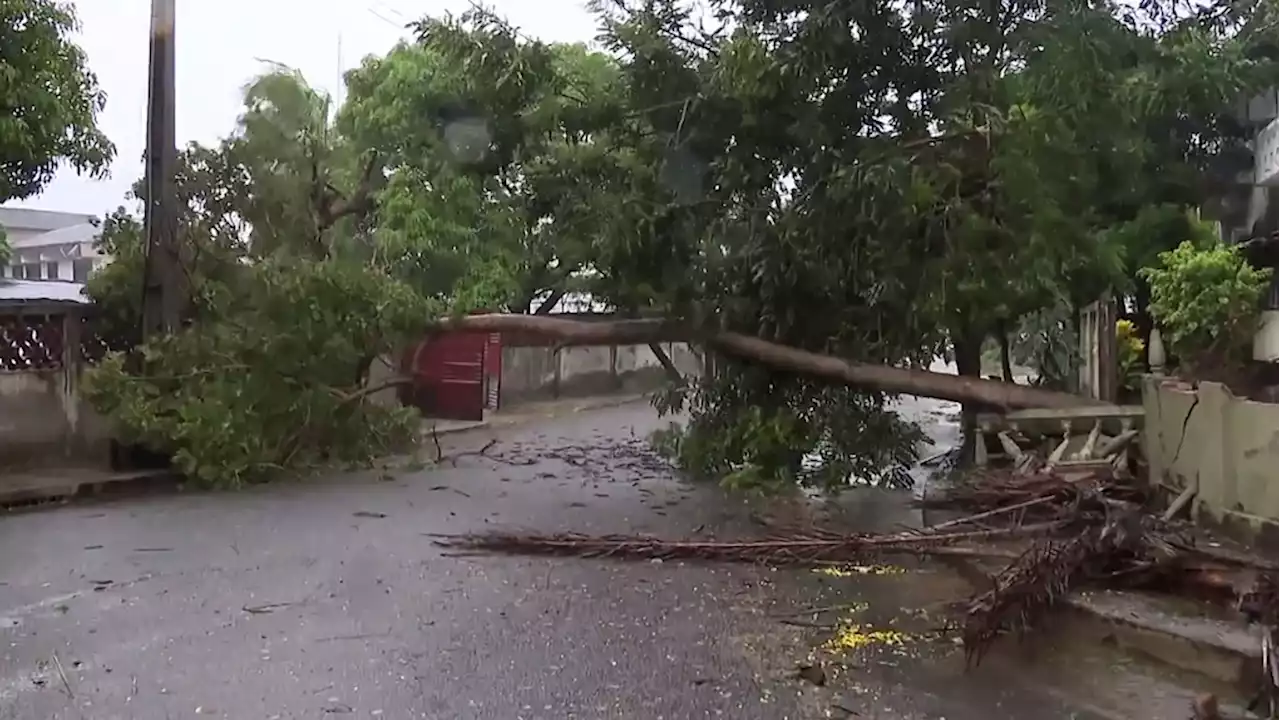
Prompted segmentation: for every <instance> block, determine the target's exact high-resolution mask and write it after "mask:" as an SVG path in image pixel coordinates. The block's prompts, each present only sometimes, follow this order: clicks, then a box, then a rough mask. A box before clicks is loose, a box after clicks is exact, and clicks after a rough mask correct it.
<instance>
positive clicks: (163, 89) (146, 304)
mask: <svg viewBox="0 0 1280 720" xmlns="http://www.w3.org/2000/svg"><path fill="white" fill-rule="evenodd" d="M174 4H175V0H151V62H150V68H149V72H148V78H147V153H146V161H147V170H146V192H147V197H146V205H145V208H144V220H145V224H146V232H147V253H146V263H145V265H144V267H145V269H144V271H143V272H144V278H143V297H142V340H143V342H145V341H147V340H149V339H151V338H154V337H156V336H158V335H164V334H168V333H171V332H173V331H174V330H176V329H177V328H178V327H179V324H180V322H181V315H182V306H183V303H182V294H181V293H182V283H181V279H182V268H181V266H180V265H179V258H178V243H177V230H178V227H177V224H178V223H177V220H178V217H177V210H178V208H177V197H176V187H175V185H174V172H175V171H176V168H177V163H178V150H177V137H176V131H175V130H174V86H175V83H174V64H175V63H174V54H173V27H174V15H175V11H174Z"/></svg>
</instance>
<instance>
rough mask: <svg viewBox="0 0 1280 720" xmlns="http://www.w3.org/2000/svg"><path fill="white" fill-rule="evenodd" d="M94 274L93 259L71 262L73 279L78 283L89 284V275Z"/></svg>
mask: <svg viewBox="0 0 1280 720" xmlns="http://www.w3.org/2000/svg"><path fill="white" fill-rule="evenodd" d="M91 272H93V259H92V258H84V259H79V260H72V261H71V279H72V280H74V281H76V282H78V283H83V282H88V281H89V273H91Z"/></svg>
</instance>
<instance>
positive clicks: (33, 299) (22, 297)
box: [0, 278, 90, 305]
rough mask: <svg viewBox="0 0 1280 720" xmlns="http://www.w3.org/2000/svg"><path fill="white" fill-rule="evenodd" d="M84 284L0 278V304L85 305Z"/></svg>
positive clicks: (87, 301) (87, 299)
mask: <svg viewBox="0 0 1280 720" xmlns="http://www.w3.org/2000/svg"><path fill="white" fill-rule="evenodd" d="M89 302H90V301H89V298H88V296H86V295H85V294H84V285H83V284H81V283H73V282H58V281H56V280H48V281H41V280H10V279H8V278H0V305H24V304H28V303H72V304H76V305H87V304H88V303H89Z"/></svg>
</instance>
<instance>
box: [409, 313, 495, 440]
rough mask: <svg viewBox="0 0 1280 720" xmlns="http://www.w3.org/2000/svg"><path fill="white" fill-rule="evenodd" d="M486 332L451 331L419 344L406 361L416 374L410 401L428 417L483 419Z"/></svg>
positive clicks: (487, 338) (487, 339) (410, 370)
mask: <svg viewBox="0 0 1280 720" xmlns="http://www.w3.org/2000/svg"><path fill="white" fill-rule="evenodd" d="M488 344H489V337H488V335H487V334H486V333H469V332H449V333H442V334H440V335H435V336H433V337H431V338H429V339H427V340H423V341H422V342H420V343H418V345H417V347H415V348H414V349H413V350H412V351H411V354H410V356H409V358H408V360H409V362H408V363H406V364H407V365H408V367H409V372H410V373H411V374H412V375H413V380H414V382H413V389H412V393H411V397H410V398H408V400H409V404H411V405H413V406H415V407H417V408H418V409H419V410H421V411H422V414H424V415H426V416H427V417H436V418H446V419H450V420H483V419H484V410H485V405H486V404H487V400H488V398H487V397H486V387H485V386H486V382H485V380H486V378H485V376H486V372H485V349H486V346H487V345H488Z"/></svg>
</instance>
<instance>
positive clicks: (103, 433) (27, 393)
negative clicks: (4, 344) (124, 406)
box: [0, 322, 111, 480]
mask: <svg viewBox="0 0 1280 720" xmlns="http://www.w3.org/2000/svg"><path fill="white" fill-rule="evenodd" d="M69 326H71V327H69V328H67V329H65V330H64V337H66V338H68V340H71V342H68V343H67V344H68V346H69V347H74V348H75V352H74V353H73V352H70V351H68V352H66V353H64V367H63V368H58V369H51V370H17V371H0V480H2V479H3V473H4V471H6V470H15V469H20V468H37V467H44V466H52V465H83V466H93V467H102V468H106V467H108V466H109V464H110V458H111V455H110V453H111V449H110V428H109V427H108V424H107V423H106V421H105V420H104V419H103V418H101V417H100V416H99V415H98V414H97V413H96V412H94V410H93V408H91V407H90V406H89V404H88V403H87V402H85V400H84V399H83V398H82V397H81V396H80V392H79V381H80V371H81V369H82V368H81V365H80V363H79V362H73V363H70V364H68V363H66V360H67V359H69V358H75V359H76V360H78V355H79V340H78V322H76V323H69Z"/></svg>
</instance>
